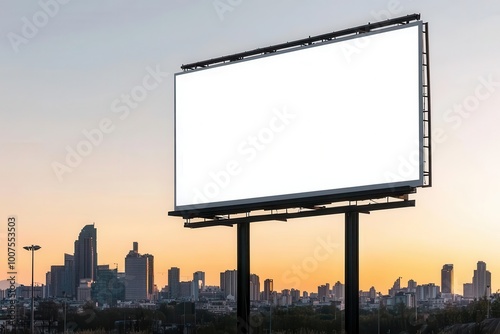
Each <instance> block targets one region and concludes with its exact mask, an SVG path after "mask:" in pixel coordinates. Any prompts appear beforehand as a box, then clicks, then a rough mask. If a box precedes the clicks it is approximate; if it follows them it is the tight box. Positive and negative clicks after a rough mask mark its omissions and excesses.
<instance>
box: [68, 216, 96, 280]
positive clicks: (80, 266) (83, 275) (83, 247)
mask: <svg viewBox="0 0 500 334" xmlns="http://www.w3.org/2000/svg"><path fill="white" fill-rule="evenodd" d="M74 265H75V283H74V286H75V287H79V286H80V282H81V280H83V279H86V280H90V281H93V280H95V278H96V274H97V229H96V228H95V226H94V224H92V225H86V226H84V227H83V228H82V230H81V232H80V234H79V235H78V239H77V240H75V257H74Z"/></svg>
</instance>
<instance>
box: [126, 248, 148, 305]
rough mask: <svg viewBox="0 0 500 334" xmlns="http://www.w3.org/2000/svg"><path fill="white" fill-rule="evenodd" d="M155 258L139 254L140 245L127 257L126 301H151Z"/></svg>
mask: <svg viewBox="0 0 500 334" xmlns="http://www.w3.org/2000/svg"><path fill="white" fill-rule="evenodd" d="M153 261H154V257H153V255H150V254H145V255H141V254H139V248H138V244H137V243H136V242H134V245H133V249H132V250H131V251H130V252H129V253H128V254H127V256H126V257H125V279H126V282H127V283H126V285H125V299H126V300H149V299H151V296H152V294H153V286H154V276H153V275H152V271H153V267H154V264H153Z"/></svg>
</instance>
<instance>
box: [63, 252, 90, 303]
mask: <svg viewBox="0 0 500 334" xmlns="http://www.w3.org/2000/svg"><path fill="white" fill-rule="evenodd" d="M96 256H97V255H96ZM96 261H97V259H96ZM74 282H75V257H74V256H73V255H71V254H64V297H69V298H73V297H75V296H76V289H75V288H76V287H75V284H74Z"/></svg>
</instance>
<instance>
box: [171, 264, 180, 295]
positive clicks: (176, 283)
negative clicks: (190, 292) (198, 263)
mask: <svg viewBox="0 0 500 334" xmlns="http://www.w3.org/2000/svg"><path fill="white" fill-rule="evenodd" d="M180 276H181V271H180V269H179V268H177V267H172V268H170V269H169V270H168V296H169V298H170V299H177V298H179V296H180V290H181V287H180Z"/></svg>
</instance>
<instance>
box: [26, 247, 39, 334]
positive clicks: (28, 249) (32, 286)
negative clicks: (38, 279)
mask: <svg viewBox="0 0 500 334" xmlns="http://www.w3.org/2000/svg"><path fill="white" fill-rule="evenodd" d="M23 248H24V249H26V250H27V251H30V252H31V334H35V289H34V279H35V251H37V250H39V249H40V248H42V247H40V246H38V245H31V246H24V247H23Z"/></svg>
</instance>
